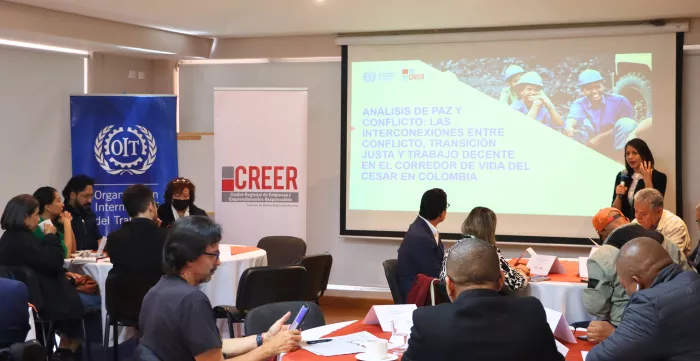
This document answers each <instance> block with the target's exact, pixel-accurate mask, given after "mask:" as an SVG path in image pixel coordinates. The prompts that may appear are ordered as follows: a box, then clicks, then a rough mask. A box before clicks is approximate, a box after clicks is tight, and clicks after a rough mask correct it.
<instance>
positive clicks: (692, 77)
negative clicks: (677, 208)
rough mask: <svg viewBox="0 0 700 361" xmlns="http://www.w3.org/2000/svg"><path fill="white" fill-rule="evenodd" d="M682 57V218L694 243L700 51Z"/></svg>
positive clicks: (699, 187) (699, 170) (698, 199)
mask: <svg viewBox="0 0 700 361" xmlns="http://www.w3.org/2000/svg"><path fill="white" fill-rule="evenodd" d="M683 60H684V61H683V127H682V129H683V133H682V134H683V135H682V143H683V148H682V154H683V162H682V166H683V168H682V172H683V219H684V220H685V224H686V225H688V230H690V234H691V236H692V239H693V244H694V245H695V244H696V242H697V241H698V237H700V231H698V227H697V226H696V224H695V206H696V205H697V204H698V203H700V182H698V179H700V167H698V165H699V164H700V142H698V135H700V102H699V101H698V99H700V53H691V54H688V55H686V56H684V58H683Z"/></svg>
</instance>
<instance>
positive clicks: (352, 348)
mask: <svg viewBox="0 0 700 361" xmlns="http://www.w3.org/2000/svg"><path fill="white" fill-rule="evenodd" d="M329 338H330V339H333V341H330V342H322V343H316V344H313V345H309V344H307V343H306V342H302V343H301V344H300V346H301V348H303V349H304V350H306V351H309V352H311V353H313V354H316V355H318V356H338V355H349V354H354V353H360V352H365V343H367V342H368V341H374V340H380V338H379V337H377V336H375V335H373V334H371V333H369V332H367V331H362V332H358V333H352V334H349V335H345V336H338V337H329Z"/></svg>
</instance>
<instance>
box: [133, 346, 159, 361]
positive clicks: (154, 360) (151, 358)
mask: <svg viewBox="0 0 700 361" xmlns="http://www.w3.org/2000/svg"><path fill="white" fill-rule="evenodd" d="M134 354H135V355H136V361H163V359H161V358H160V357H158V355H156V353H155V352H153V350H151V349H150V348H148V347H147V346H144V345H143V344H142V343H139V344H138V346H136V350H134Z"/></svg>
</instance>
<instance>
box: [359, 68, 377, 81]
mask: <svg viewBox="0 0 700 361" xmlns="http://www.w3.org/2000/svg"><path fill="white" fill-rule="evenodd" d="M362 80H364V81H365V83H374V81H375V80H377V73H375V72H373V71H366V72H365V73H364V74H362Z"/></svg>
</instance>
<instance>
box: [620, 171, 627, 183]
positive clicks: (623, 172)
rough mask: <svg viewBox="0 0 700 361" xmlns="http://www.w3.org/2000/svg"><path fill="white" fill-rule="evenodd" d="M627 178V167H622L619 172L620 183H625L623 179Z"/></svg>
mask: <svg viewBox="0 0 700 361" xmlns="http://www.w3.org/2000/svg"><path fill="white" fill-rule="evenodd" d="M628 179H629V176H628V175H627V169H623V170H622V171H621V172H620V185H625V181H626V180H628Z"/></svg>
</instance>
